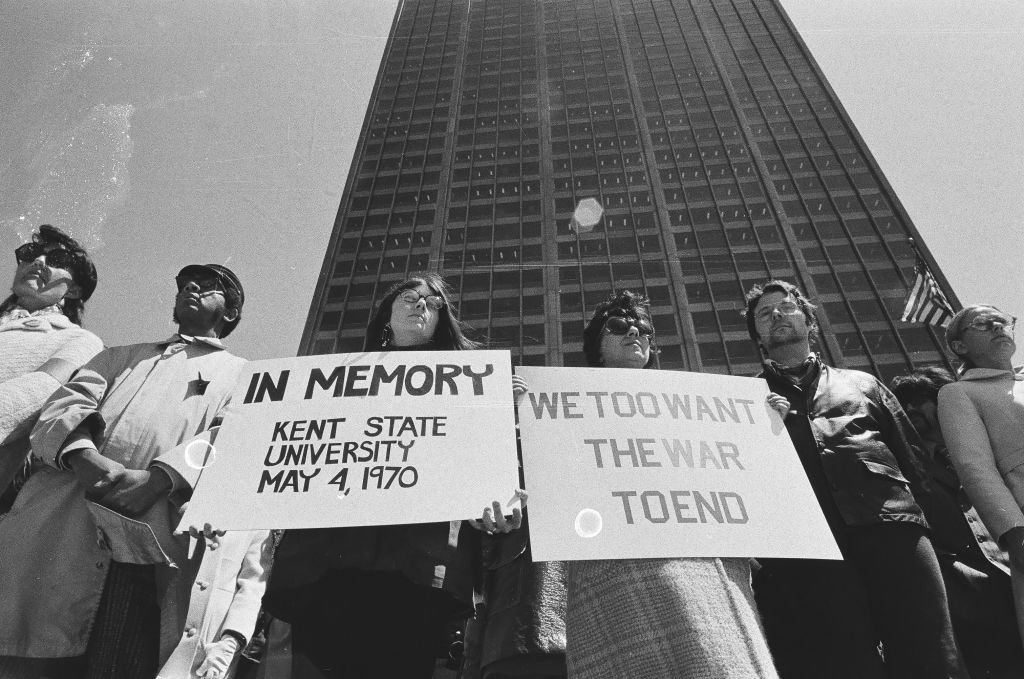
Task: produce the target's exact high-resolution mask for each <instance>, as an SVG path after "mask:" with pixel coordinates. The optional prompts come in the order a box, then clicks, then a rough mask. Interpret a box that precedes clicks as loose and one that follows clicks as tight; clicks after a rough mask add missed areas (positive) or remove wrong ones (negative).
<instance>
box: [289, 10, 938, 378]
mask: <svg viewBox="0 0 1024 679" xmlns="http://www.w3.org/2000/svg"><path fill="white" fill-rule="evenodd" d="M351 172H352V175H353V176H352V177H351V178H350V180H349V185H348V186H347V187H346V191H345V196H344V198H343V200H342V205H341V208H340V210H339V214H338V219H337V223H336V234H335V238H334V240H333V241H332V243H333V248H332V251H331V252H329V253H328V257H327V264H326V266H325V270H324V274H323V276H322V278H323V282H322V284H321V293H320V294H319V295H318V298H317V299H316V300H314V303H313V308H312V311H311V319H310V323H309V325H308V327H307V332H306V334H305V337H304V340H303V347H302V351H303V352H305V353H310V352H326V351H349V350H354V349H358V347H359V345H360V342H361V337H362V334H363V329H364V328H365V325H366V322H367V320H368V317H369V313H370V308H371V305H372V303H373V300H374V299H375V298H376V297H379V296H380V295H381V294H382V292H383V290H384V289H385V288H386V287H387V286H388V285H390V284H391V283H392V282H394V281H396V280H399V279H401V278H403V277H405V276H406V275H407V274H408V273H409V272H412V271H417V270H436V271H440V272H442V273H444V274H445V276H446V277H447V278H448V279H449V281H451V282H452V284H453V286H454V287H455V289H456V291H457V292H458V298H459V300H460V303H461V313H462V316H463V318H464V319H465V320H466V321H468V322H469V323H470V324H471V325H472V326H473V327H475V328H476V329H478V330H479V331H480V332H481V334H482V335H483V336H484V337H485V338H486V339H487V340H488V341H489V343H490V345H491V346H494V347H499V348H509V349H510V350H511V351H512V353H513V355H514V357H515V359H516V360H517V361H519V362H523V363H529V364H541V363H545V362H546V363H549V364H557V363H559V362H562V363H563V364H565V365H578V364H582V361H583V357H582V351H581V343H580V335H581V331H582V327H583V323H584V322H585V320H586V318H587V315H588V312H589V311H590V310H591V309H592V308H593V307H594V305H595V304H596V303H597V302H599V301H600V300H601V299H603V298H604V297H605V296H606V295H607V294H608V292H609V291H610V290H611V289H612V288H613V287H614V288H617V289H622V288H630V289H634V290H640V291H644V292H645V293H646V294H647V295H648V296H649V297H650V298H651V300H652V304H653V309H654V315H655V320H656V327H657V330H658V338H659V345H660V346H661V348H662V353H661V355H660V362H661V365H662V367H664V368H682V369H693V370H697V369H700V370H706V371H717V372H728V373H734V374H751V373H753V372H756V371H757V370H758V369H759V365H758V356H757V352H756V351H755V349H754V347H753V346H752V344H751V342H750V340H749V338H748V337H747V335H746V329H745V324H744V321H743V319H742V317H741V316H740V311H739V310H740V309H741V307H742V295H743V292H744V290H746V289H749V287H750V286H751V285H752V284H753V283H755V282H760V281H763V280H765V279H766V278H768V277H779V278H786V279H791V280H795V281H796V282H798V283H799V284H801V285H802V286H803V287H804V288H805V289H806V290H807V291H808V292H809V293H810V294H811V295H812V296H813V297H815V298H816V299H817V300H818V301H819V302H820V305H819V306H820V309H821V316H822V324H823V327H824V329H825V331H826V336H827V337H828V338H829V339H828V341H827V343H826V344H825V345H824V346H822V350H823V351H824V352H825V353H826V354H827V356H828V357H829V358H830V359H831V360H832V361H833V362H834V363H836V364H837V365H847V366H850V367H858V368H863V369H867V370H870V371H873V372H879V373H881V374H882V375H884V376H888V375H891V374H894V373H897V372H902V371H904V370H906V369H907V368H908V367H909V366H910V365H912V364H920V363H930V362H941V361H943V360H945V359H944V356H943V354H942V352H941V349H940V347H941V343H940V342H939V340H938V337H937V336H936V335H935V333H934V332H932V331H931V330H930V329H926V328H922V327H919V326H909V325H907V324H904V323H901V322H900V321H899V320H898V318H899V313H900V311H901V307H902V303H903V300H904V298H905V295H906V292H907V288H908V286H909V285H910V284H911V283H912V278H913V264H914V256H913V253H912V252H911V249H910V247H909V246H908V245H907V237H908V236H910V235H915V236H916V234H915V232H914V229H913V226H912V225H911V224H910V223H909V220H908V219H907V217H906V215H905V214H904V213H903V211H902V210H901V209H900V208H899V207H898V203H896V201H895V197H894V196H893V195H892V194H891V189H890V188H889V186H888V184H887V183H886V182H885V179H884V178H883V177H882V176H881V174H880V172H879V171H878V169H877V166H876V165H875V164H874V162H873V161H872V160H871V158H870V156H869V155H868V152H867V150H866V149H865V148H864V146H863V144H862V143H861V141H860V138H859V137H858V135H857V133H856V131H855V130H854V129H853V128H852V126H851V125H850V123H849V120H848V118H847V117H846V116H845V114H843V112H842V111H841V108H840V105H839V103H838V102H837V101H836V100H835V99H834V97H833V96H832V94H831V91H830V90H829V88H828V85H827V83H826V82H825V81H824V80H823V78H822V77H821V75H820V72H819V71H818V70H817V69H816V67H815V66H814V64H813V62H812V61H811V59H810V57H809V55H808V54H807V52H806V49H805V48H804V47H803V46H802V44H801V43H800V41H799V39H798V37H797V36H796V35H795V33H794V32H793V29H792V26H791V24H790V23H789V21H788V19H787V18H786V17H785V15H784V13H783V12H782V10H781V9H780V7H779V6H778V3H777V1H776V0H693V1H688V2H682V1H681V0H535V1H532V2H530V1H525V2H508V1H505V0H473V2H468V0H406V2H404V3H403V4H402V10H401V13H400V15H399V16H398V17H397V18H396V21H395V24H394V27H393V32H392V36H391V39H390V41H389V44H388V49H387V52H386V56H385V64H384V67H383V68H382V70H381V74H380V76H379V79H378V82H377V85H376V87H375V90H374V94H373V98H372V101H371V107H370V110H369V112H368V114H367V118H366V122H365V124H364V128H363V134H362V137H361V139H360V144H359V147H358V151H357V154H356V160H355V162H354V164H353V167H352V170H351ZM587 197H595V198H597V199H598V200H599V201H600V202H601V204H602V205H603V207H604V218H603V219H602V221H601V222H600V223H599V224H598V226H597V227H596V228H594V229H593V230H592V231H588V232H583V233H579V232H577V231H574V230H572V229H571V228H570V218H571V214H572V211H573V209H574V207H575V205H576V204H577V202H578V201H579V200H580V199H582V198H587ZM552 319H557V320H552Z"/></svg>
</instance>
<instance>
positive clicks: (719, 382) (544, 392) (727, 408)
mask: <svg viewBox="0 0 1024 679" xmlns="http://www.w3.org/2000/svg"><path fill="white" fill-rule="evenodd" d="M517 372H518V373H519V374H521V375H522V377H523V378H524V379H525V380H526V381H528V382H529V384H530V391H529V392H527V393H526V394H525V395H524V396H522V397H520V398H519V422H520V428H521V433H522V449H523V465H524V471H525V474H526V481H527V485H528V487H529V489H530V495H531V498H532V501H533V506H534V514H533V516H532V517H531V526H530V533H531V534H530V543H531V547H532V550H533V552H532V553H533V558H534V559H537V560H541V561H549V560H574V559H616V558H666V557H684V556H694V557H709V556H722V557H728V556H733V557H744V556H766V557H797V558H837V557H838V555H839V554H838V550H837V549H836V547H835V542H834V541H833V539H832V536H831V533H830V531H829V530H828V526H827V525H826V523H825V520H824V517H823V516H822V514H821V510H820V508H819V507H818V503H817V501H816V500H815V498H814V495H813V493H812V492H811V489H810V486H809V484H808V482H807V479H806V475H805V474H804V472H803V468H802V467H801V465H800V461H799V458H798V457H797V455H796V453H795V452H794V450H793V446H792V442H791V441H790V439H789V435H788V433H787V432H786V429H785V427H784V426H782V424H781V422H780V420H779V418H778V417H776V415H777V411H776V410H774V408H776V407H777V406H781V405H782V404H781V403H779V402H772V401H769V399H768V395H767V392H768V389H767V386H766V385H765V383H764V381H763V380H756V379H752V378H742V377H731V376H725V375H705V374H699V373H680V372H661V371H650V370H643V371H641V370H616V369H608V368H597V369H594V368H577V369H569V368H530V367H519V368H517ZM568 385H571V389H572V390H571V391H567V390H565V388H566V386H568ZM638 385H642V386H638ZM786 410H787V411H788V404H786Z"/></svg>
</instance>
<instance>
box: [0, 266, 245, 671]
mask: <svg viewBox="0 0 1024 679" xmlns="http://www.w3.org/2000/svg"><path fill="white" fill-rule="evenodd" d="M175 280H176V283H177V289H178V293H177V295H176V297H175V301H174V315H173V318H174V322H175V323H176V324H177V333H175V334H174V335H173V336H171V337H170V338H168V339H166V340H164V341H162V342H155V343H145V344H135V345H129V346H122V347H112V348H109V349H106V350H105V351H103V352H101V353H100V354H98V355H97V356H96V357H95V358H94V359H93V360H92V361H90V362H89V363H88V364H86V365H85V366H84V367H83V368H82V369H81V370H80V371H79V372H78V373H77V374H76V375H75V377H74V378H73V379H71V380H70V381H69V382H68V383H67V384H66V385H64V386H63V387H61V388H60V389H59V390H58V391H57V392H55V393H54V394H53V396H51V397H50V399H49V401H48V402H47V404H46V405H45V406H44V407H43V410H42V412H41V414H40V417H39V421H38V423H37V424H36V426H35V428H34V430H33V431H32V435H31V441H32V449H33V453H34V454H35V455H36V456H38V457H39V458H41V459H42V460H43V461H44V462H45V463H47V466H46V467H45V468H43V469H42V470H40V471H39V472H38V473H36V474H35V475H34V476H33V477H31V478H30V480H29V482H28V483H27V484H26V486H25V487H24V488H23V489H22V492H21V494H20V495H19V496H18V499H17V502H16V504H15V506H14V508H13V509H12V511H11V514H10V515H8V516H7V517H6V518H5V519H3V520H2V521H0V545H3V549H0V592H3V596H0V620H3V625H2V626H0V675H2V676H9V675H8V674H4V671H5V670H6V668H7V666H10V667H12V668H23V670H24V671H21V672H20V673H18V671H13V672H11V673H10V674H11V676H39V675H40V674H42V675H44V676H54V677H60V676H68V677H84V678H86V679H93V678H94V677H95V678H99V677H103V678H104V679H120V678H124V679H129V678H132V679H139V678H145V677H154V676H155V675H156V673H157V670H158V669H159V667H160V665H161V664H162V663H163V662H164V661H165V660H166V659H167V657H168V656H169V654H170V652H171V650H173V649H174V647H175V646H176V645H177V644H178V642H179V641H180V640H181V636H182V630H189V629H190V628H188V627H187V626H186V616H187V614H188V605H189V591H190V588H191V587H192V586H193V578H194V576H195V572H194V568H193V565H194V563H195V560H194V559H193V560H192V561H190V560H189V555H188V536H187V535H185V536H175V535H173V530H174V528H175V527H176V524H177V520H178V517H179V515H180V509H181V506H182V504H183V503H184V502H185V501H187V500H188V498H189V496H190V494H191V492H192V487H193V484H194V483H195V482H196V480H197V479H198V476H199V473H200V470H201V469H202V467H203V466H205V465H206V464H209V463H210V462H211V461H212V455H213V453H212V452H211V448H210V447H209V446H207V445H205V444H199V445H197V444H196V443H195V439H196V437H197V435H199V434H201V433H203V432H205V431H207V430H209V429H210V428H211V427H214V426H216V425H217V424H219V418H220V414H221V412H222V410H223V409H224V407H225V405H226V403H227V401H228V398H229V397H230V395H231V392H232V390H233V387H234V384H235V381H236V379H237V376H238V373H239V371H240V369H241V368H242V366H243V364H244V363H245V361H244V360H243V359H241V358H238V357H236V356H233V355H231V354H230V353H228V352H227V350H226V349H225V348H224V344H223V341H222V340H223V339H224V337H226V336H227V335H229V334H230V333H231V331H232V330H233V329H234V328H235V326H236V325H237V324H238V321H239V319H240V318H241V313H242V305H243V303H244V300H245V296H244V292H243V290H242V285H241V282H240V281H239V280H238V277H237V276H235V274H234V273H233V272H232V271H231V270H230V269H228V268H227V267H224V266H220V265H217V264H202V265H198V264H193V265H190V266H186V267H185V268H183V269H182V270H181V271H180V272H179V273H178V275H177V277H176V279H175ZM257 566H258V564H257ZM256 571H259V572H257V578H258V576H259V575H260V573H261V569H260V568H256ZM192 632H193V634H194V633H195V630H192ZM186 633H188V631H186ZM249 633H251V630H250V632H249ZM245 634H246V632H244V631H241V632H238V633H236V634H235V636H237V637H243V636H244V635H245ZM238 641H239V643H241V642H242V641H244V639H242V638H240V639H238ZM3 656H6V657H3ZM5 663H6V665H5Z"/></svg>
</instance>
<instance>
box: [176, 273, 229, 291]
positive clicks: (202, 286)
mask: <svg viewBox="0 0 1024 679" xmlns="http://www.w3.org/2000/svg"><path fill="white" fill-rule="evenodd" d="M174 282H175V284H176V285H177V286H178V292H181V291H182V290H184V289H185V288H186V287H187V286H188V284H189V283H193V284H195V286H196V287H197V288H199V293H200V294H203V293H207V292H224V285H223V284H222V283H221V281H220V279H219V278H216V277H213V278H193V277H191V276H178V277H177V278H175V279H174Z"/></svg>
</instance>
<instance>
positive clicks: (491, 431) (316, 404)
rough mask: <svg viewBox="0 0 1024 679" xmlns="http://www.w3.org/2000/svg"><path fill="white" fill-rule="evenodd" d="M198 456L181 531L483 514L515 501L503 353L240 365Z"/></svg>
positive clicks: (508, 379) (381, 522) (360, 523)
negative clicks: (211, 444)
mask: <svg viewBox="0 0 1024 679" xmlns="http://www.w3.org/2000/svg"><path fill="white" fill-rule="evenodd" d="M196 445H197V446H199V447H201V448H203V450H204V451H205V450H206V446H207V445H208V444H203V443H201V442H197V443H196ZM192 457H195V458H197V460H199V459H200V458H202V459H203V460H205V461H201V462H200V464H203V465H204V467H205V468H204V469H203V472H202V476H201V478H200V480H199V482H198V483H197V484H196V489H195V492H194V494H193V496H192V500H191V501H190V502H189V504H188V507H187V508H186V511H185V515H184V517H183V518H182V521H181V523H180V524H179V529H187V528H188V527H189V526H202V525H203V524H204V523H209V524H211V525H213V526H214V527H216V528H219V529H225V530H254V529H265V528H326V527H334V526H369V525H384V524H403V523H424V522H438V521H450V520H456V519H470V518H474V517H479V516H480V515H481V512H482V511H483V509H484V508H485V507H489V506H490V505H491V502H493V501H495V500H497V501H499V502H502V503H505V504H506V505H509V504H515V503H516V502H518V501H517V500H516V501H515V502H513V497H514V492H515V490H516V488H517V487H518V485H519V472H518V462H517V458H516V446H515V421H514V412H513V407H512V372H511V363H510V360H509V354H508V352H507V351H445V352H441V351H401V352H399V351H391V352H380V353H365V354H334V355H326V356H306V357H300V358H286V359H274V360H267V361H254V362H252V363H249V364H248V365H247V366H246V367H245V369H244V370H243V371H242V374H241V376H240V378H239V381H238V385H237V387H236V388H235V392H234V394H233V397H232V401H231V404H230V405H229V406H228V409H227V412H226V415H225V417H224V423H223V424H222V425H221V428H220V431H219V433H218V435H217V438H216V440H215V450H214V451H213V453H212V454H210V455H194V456H192ZM509 511H510V510H509Z"/></svg>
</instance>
